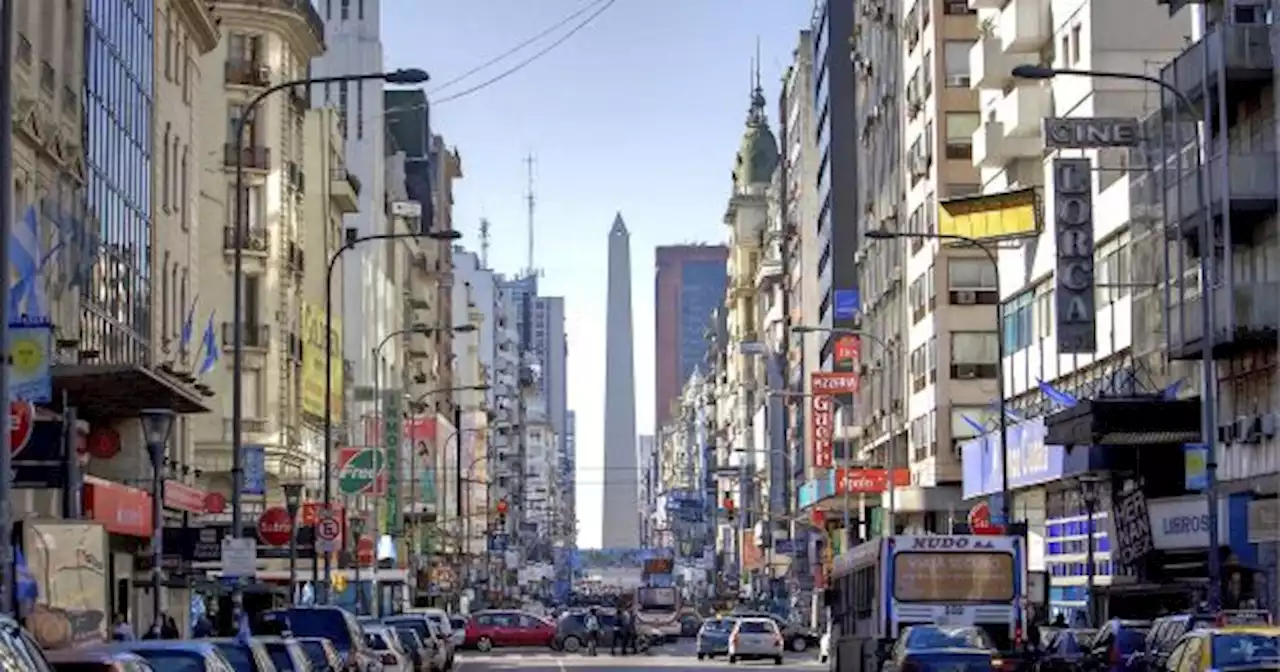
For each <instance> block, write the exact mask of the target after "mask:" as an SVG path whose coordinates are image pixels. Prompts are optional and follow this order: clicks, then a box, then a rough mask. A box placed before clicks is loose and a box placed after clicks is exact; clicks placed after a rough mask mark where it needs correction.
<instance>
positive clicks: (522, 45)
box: [430, 0, 609, 94]
mask: <svg viewBox="0 0 1280 672" xmlns="http://www.w3.org/2000/svg"><path fill="white" fill-rule="evenodd" d="M605 2H609V0H592V1H591V2H590V3H587V4H586V5H584V6H582V7H579V8H578V9H577V10H576V11H574V12H573V13H572V14H570V15H568V16H566V17H564V18H563V19H560V20H559V21H557V22H555V23H554V24H552V25H551V26H548V27H547V28H545V29H544V30H543V31H542V32H540V33H538V34H537V35H534V36H533V37H530V38H528V39H526V40H524V41H523V42H520V43H518V44H516V45H514V46H512V47H511V48H509V49H507V50H506V51H504V52H502V53H500V54H498V55H497V56H494V57H493V58H491V59H489V60H487V61H485V62H484V63H481V64H480V65H477V66H476V67H474V68H471V69H470V70H468V71H466V72H464V73H462V74H460V75H458V76H457V77H454V78H453V79H450V80H447V81H445V82H443V83H442V84H440V85H438V86H436V87H434V88H432V89H431V91H430V93H432V94H435V93H439V92H440V90H441V89H447V88H449V87H450V86H453V85H454V84H457V83H458V82H460V81H462V80H464V79H466V78H468V77H470V76H471V75H474V74H476V73H477V72H480V71H481V70H484V69H485V68H488V67H489V66H491V65H493V64H495V63H497V62H499V61H502V60H506V58H507V57H508V56H511V55H513V54H515V53H516V52H518V51H520V50H521V49H524V48H525V47H527V46H529V45H531V44H533V43H534V42H537V41H539V40H541V39H542V38H544V37H546V36H548V35H550V34H551V33H554V32H556V31H557V30H560V29H561V28H563V27H565V26H567V25H569V24H570V23H572V22H573V21H574V19H577V18H578V17H580V16H582V15H583V14H586V13H587V12H589V11H591V10H592V9H595V8H596V7H597V6H599V5H600V4H602V3H605Z"/></svg>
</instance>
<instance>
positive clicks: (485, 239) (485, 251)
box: [480, 217, 489, 269]
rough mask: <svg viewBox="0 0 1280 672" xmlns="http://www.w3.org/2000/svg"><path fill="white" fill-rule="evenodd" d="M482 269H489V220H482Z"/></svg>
mask: <svg viewBox="0 0 1280 672" xmlns="http://www.w3.org/2000/svg"><path fill="white" fill-rule="evenodd" d="M480 268H486V269H487V268H489V218H487V217H481V218H480Z"/></svg>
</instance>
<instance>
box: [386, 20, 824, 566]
mask: <svg viewBox="0 0 1280 672" xmlns="http://www.w3.org/2000/svg"><path fill="white" fill-rule="evenodd" d="M585 4H588V0H469V1H466V2H458V1H451V2H428V1H425V0H383V5H382V11H383V21H382V23H383V34H382V39H383V44H384V49H385V53H386V57H387V60H388V65H389V67H409V66H413V67H421V68H424V69H426V70H427V71H429V72H430V73H431V74H432V77H433V79H435V80H436V81H438V82H444V81H446V80H449V79H452V78H453V77H454V76H456V75H458V74H461V73H463V72H465V71H467V70H469V69H471V68H472V67H474V66H476V65H478V64H480V63H482V62H484V61H487V60H489V59H490V58H491V57H493V56H496V55H497V54H499V53H501V52H503V51H505V50H506V49H508V48H509V47H511V46H512V45H514V44H516V43H518V42H521V41H523V40H524V39H526V38H528V37H531V36H533V35H534V34H536V33H538V32H539V31H541V30H542V29H543V28H545V27H548V26H550V25H552V24H554V23H556V22H557V21H558V20H560V19H561V18H562V17H564V16H566V15H568V14H570V13H571V12H573V11H575V10H577V9H579V8H580V7H582V6H584V5H585ZM811 12H812V2H811V0H617V2H616V3H615V4H614V5H613V6H612V7H611V8H610V9H609V10H608V11H606V12H605V13H604V14H602V15H601V16H600V17H599V18H597V19H596V20H595V21H594V22H593V23H592V24H591V25H590V26H589V27H587V28H586V29H584V30H583V31H581V32H579V33H578V34H577V35H575V36H574V37H572V38H571V39H570V40H569V41H568V42H566V43H565V44H564V45H562V46H560V47H558V48H557V49H556V50H554V51H552V52H551V53H549V54H548V55H547V56H545V57H543V58H541V59H540V60H538V61H537V62H535V63H534V64H532V65H530V66H529V67H527V68H525V69H524V70H522V71H520V72H519V73H517V74H514V75H512V76H510V77H508V78H506V79H504V80H503V81H501V82H499V83H497V84H494V85H493V86H491V87H489V88H487V89H484V90H481V91H479V92H476V93H474V94H471V95H469V96H466V97H463V98H459V99H458V100H456V101H452V102H448V103H445V104H442V105H440V106H438V107H436V108H435V109H433V111H432V124H433V126H434V129H435V131H436V132H437V133H440V134H442V135H443V136H444V137H445V139H446V141H447V142H448V143H449V144H451V145H454V146H456V147H457V148H458V150H459V152H460V153H461V155H462V161H463V171H464V173H465V177H464V178H463V179H462V180H461V181H460V182H459V183H458V184H457V192H456V194H455V196H456V203H455V205H454V221H455V223H456V226H457V227H458V228H459V229H461V231H462V232H463V234H464V236H465V238H464V240H463V242H464V244H466V246H467V247H469V248H471V249H478V235H477V234H478V228H479V220H480V218H481V217H488V218H489V220H490V222H491V230H490V235H491V249H490V255H489V263H490V266H492V267H493V268H495V269H496V270H498V271H503V272H513V271H516V270H518V269H520V268H522V267H524V265H525V255H526V245H527V242H526V241H527V238H526V234H525V231H526V225H525V221H526V220H525V205H524V201H523V194H524V191H525V170H526V169H525V165H524V163H523V158H524V156H525V155H526V154H529V153H533V154H534V155H536V157H537V163H536V166H535V173H536V176H535V180H536V185H535V191H536V194H537V197H538V208H537V214H536V233H535V236H534V238H535V249H536V264H537V266H538V267H540V268H541V269H542V270H543V271H544V273H545V275H544V277H543V279H542V287H543V293H545V294H548V295H563V296H565V297H566V312H567V314H568V316H567V325H566V329H567V331H568V338H569V406H570V408H572V409H573V410H575V411H576V412H577V418H578V425H577V450H578V518H579V529H580V532H579V538H578V541H579V544H580V545H582V546H584V547H594V546H598V545H599V542H600V525H601V521H600V501H601V500H600V497H601V492H602V487H603V486H604V485H606V484H607V483H609V482H610V481H611V480H612V481H614V482H616V480H617V478H616V477H615V478H613V479H610V478H609V477H607V476H606V474H605V472H604V471H603V470H602V466H603V454H602V447H601V446H602V441H603V431H604V430H603V423H602V416H603V411H604V400H603V397H604V395H603V389H604V378H603V369H604V317H605V302H604V288H605V270H606V269H605V251H606V250H605V246H606V239H607V235H608V230H609V225H610V224H611V223H612V221H613V216H614V213H615V212H619V211H620V212H622V216H623V218H624V219H625V220H626V222H627V226H628V228H629V229H630V230H631V265H632V281H633V285H632V304H633V311H634V322H635V330H636V334H635V336H636V341H635V343H636V362H635V365H636V420H637V423H636V424H637V427H638V428H640V430H641V431H644V429H645V428H648V427H652V426H653V413H654V410H653V385H654V381H653V366H654V363H653V361H654V359H653V347H654V346H653V339H654V337H653V314H654V308H653V273H654V271H653V268H654V266H653V248H654V247H655V246H658V245H664V244H676V243H681V242H694V241H706V242H713V241H723V240H725V238H726V235H727V230H726V229H725V227H724V225H723V223H722V218H723V216H724V209H725V204H726V200H727V198H728V196H729V192H730V189H731V182H730V171H731V170H732V169H733V158H734V153H735V152H736V151H737V148H738V142H739V140H740V138H741V137H742V129H743V121H744V120H745V118H746V112H747V106H748V102H749V101H748V95H749V87H750V78H751V61H752V59H753V58H754V55H755V52H756V43H757V39H758V40H759V45H760V54H761V61H762V66H761V70H762V74H763V81H764V85H765V89H766V94H767V95H768V97H769V100H770V101H774V102H771V107H770V115H769V116H770V119H771V121H775V122H776V117H777V114H776V100H777V90H778V83H779V80H780V78H781V76H782V74H783V72H785V70H786V67H787V65H788V64H789V63H790V62H791V54H792V52H793V50H794V49H795V46H796V42H797V35H798V31H799V30H800V29H801V28H804V27H807V26H808V22H809V17H810V14H811ZM541 44H542V43H539V44H535V45H532V46H531V47H530V48H529V49H527V50H526V51H525V52H521V53H520V54H517V55H516V56H515V57H513V58H512V59H510V60H509V61H504V62H502V63H499V64H497V65H495V66H493V67H492V68H491V69H490V70H487V71H483V72H480V73H477V74H476V75H474V76H473V77H472V78H470V79H467V80H464V81H462V82H459V83H458V84H457V85H455V86H453V87H450V88H448V89H444V90H442V91H439V92H438V93H437V94H435V95H433V97H434V98H441V97H444V96H447V95H448V94H450V93H452V92H455V91H458V90H461V89H464V88H467V87H468V86H469V85H473V84H478V83H480V82H481V81H483V80H485V79H487V78H489V77H492V76H494V75H496V74H498V73H499V72H501V71H502V70H505V69H506V68H508V67H510V66H511V65H514V63H515V62H516V61H518V60H520V59H521V58H522V57H524V56H525V55H526V54H531V53H533V52H534V51H536V50H537V49H538V48H539V47H540V46H541ZM428 90H429V91H430V90H431V87H430V86H428Z"/></svg>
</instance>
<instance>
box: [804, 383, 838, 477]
mask: <svg viewBox="0 0 1280 672" xmlns="http://www.w3.org/2000/svg"><path fill="white" fill-rule="evenodd" d="M809 406H810V410H811V413H812V415H813V432H812V437H811V439H810V440H811V441H812V442H813V451H812V452H813V454H812V456H811V459H812V460H813V466H814V467H816V468H818V469H830V468H831V465H832V464H833V463H834V462H835V441H834V439H835V416H836V413H835V400H834V399H832V398H831V396H829V395H825V394H817V395H812V396H810V397H809Z"/></svg>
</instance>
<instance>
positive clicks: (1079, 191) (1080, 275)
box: [1053, 158, 1098, 355]
mask: <svg viewBox="0 0 1280 672" xmlns="http://www.w3.org/2000/svg"><path fill="white" fill-rule="evenodd" d="M1091 168H1092V165H1091V162H1090V160H1089V159H1080V158H1074V159H1054V160H1053V227H1054V232H1053V233H1054V239H1055V241H1056V242H1057V248H1058V249H1057V252H1058V254H1057V260H1058V266H1057V270H1056V271H1055V273H1054V282H1055V286H1056V292H1055V299H1056V301H1057V306H1056V308H1057V310H1056V311H1055V312H1054V317H1055V318H1056V321H1057V325H1056V326H1057V330H1058V353H1059V354H1064V355H1066V354H1093V353H1094V352H1096V351H1097V349H1098V329H1097V319H1098V316H1097V312H1096V310H1095V304H1094V279H1093V175H1092V170H1091Z"/></svg>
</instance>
